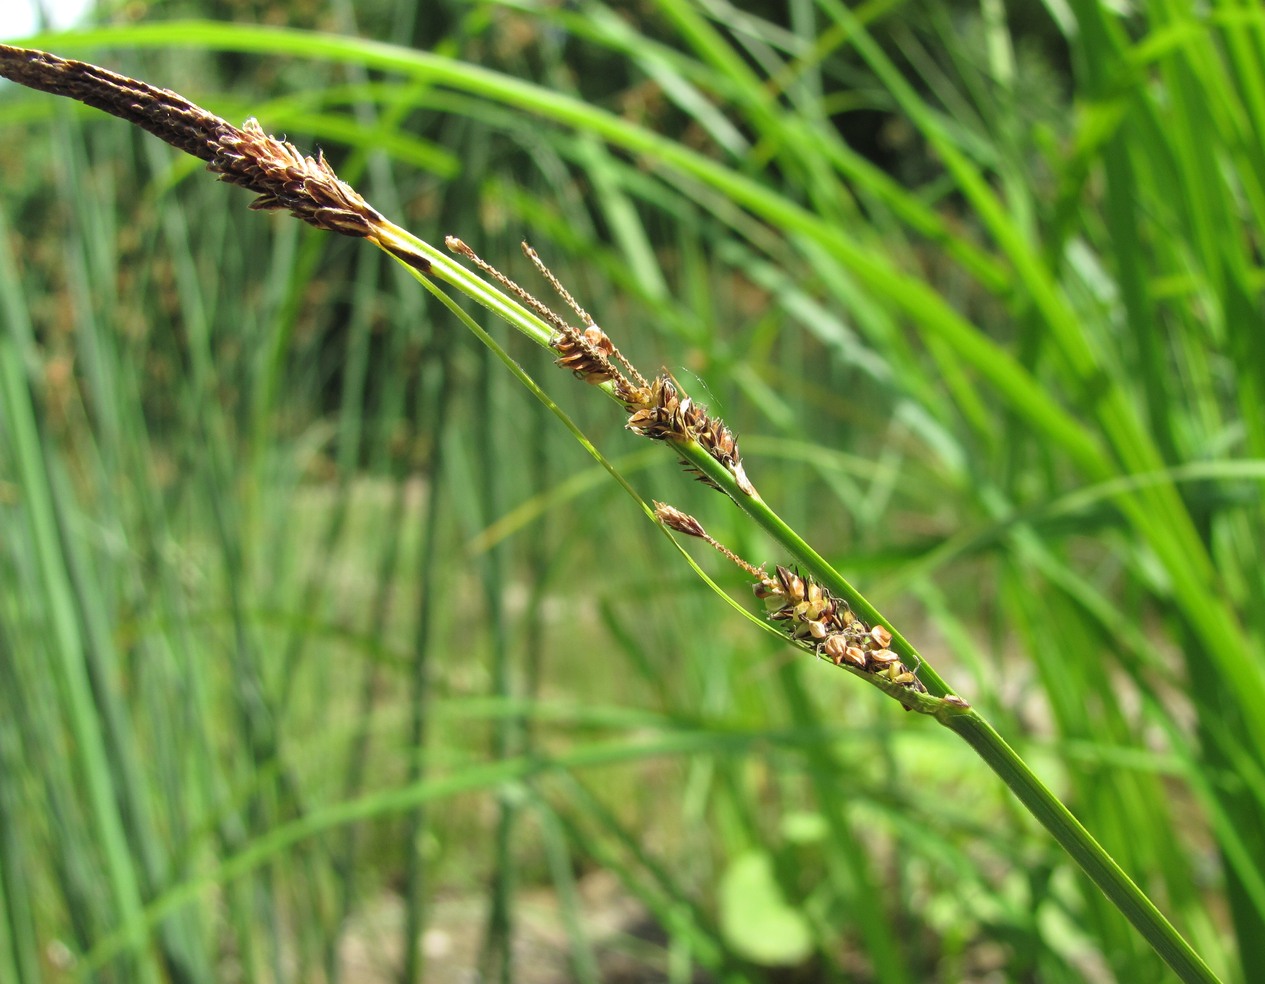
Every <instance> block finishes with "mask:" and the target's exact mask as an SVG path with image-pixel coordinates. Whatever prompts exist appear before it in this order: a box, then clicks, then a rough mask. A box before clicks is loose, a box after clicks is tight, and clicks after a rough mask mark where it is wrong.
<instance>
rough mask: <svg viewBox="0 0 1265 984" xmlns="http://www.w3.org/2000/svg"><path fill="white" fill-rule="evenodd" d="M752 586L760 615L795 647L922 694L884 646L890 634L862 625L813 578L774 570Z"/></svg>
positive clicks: (910, 673) (906, 669) (911, 675)
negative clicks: (762, 612) (760, 604)
mask: <svg viewBox="0 0 1265 984" xmlns="http://www.w3.org/2000/svg"><path fill="white" fill-rule="evenodd" d="M754 587H755V595H756V597H757V598H759V599H761V600H762V601H763V602H764V607H765V617H767V618H768V619H769V621H771V622H778V623H782V628H783V630H784V631H785V632H786V634H787V635H788V636H790V638H791V639H793V640H795V641H796V642H798V643H799V644H800V645H804V646H808V647H811V648H812V649H814V650H815V651H816V652H817V653H818V655H821V656H824V657H826V658H827V659H829V660H830V661H831V662H832V663H834V664H835V665H836V666H840V665H843V664H847V665H848V666H851V667H853V668H855V669H858V670H861V671H862V672H864V673H870V674H874V675H876V676H882V677H885V678H886V679H887V680H889V681H890V682H892V683H896V684H899V685H900V686H902V687H908V688H909V689H910V690H915V691H917V692H918V693H924V694H925V693H926V692H927V688H926V687H924V686H923V685H922V683H921V682H920V681H919V679H918V678H917V677H916V676H915V675H914V673H913V671H912V670H910V669H909V667H907V666H906V665H905V664H904V663H902V662H901V661H900V657H899V656H897V655H896V654H895V653H894V652H892V651H891V650H890V649H889V648H888V646H890V645H891V643H892V634H891V633H890V632H888V631H887V629H885V628H884V627H883V626H881V625H875V626H873V627H870V626H869V625H866V623H865V622H863V621H862V620H861V619H860V618H858V617H857V615H856V614H855V613H854V612H853V611H852V609H851V608H850V607H849V606H848V603H847V602H846V601H843V600H841V599H839V598H836V597H834V595H832V594H831V593H830V592H829V591H827V590H826V589H825V588H823V587H822V586H821V585H819V584H818V583H817V582H816V581H814V580H812V578H805V577H801V576H800V575H799V574H797V573H795V572H794V571H792V570H789V569H788V568H786V567H778V568H777V576H776V577H766V578H764V579H763V580H761V581H760V583H759V584H756V585H755V586H754Z"/></svg>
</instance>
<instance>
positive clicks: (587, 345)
mask: <svg viewBox="0 0 1265 984" xmlns="http://www.w3.org/2000/svg"><path fill="white" fill-rule="evenodd" d="M444 242H445V244H446V245H447V246H448V248H449V249H450V250H452V251H453V252H454V253H457V254H458V255H460V256H464V257H465V258H466V259H468V260H470V262H472V263H473V264H474V265H475V266H477V267H478V268H479V269H480V270H482V271H483V272H484V273H486V274H487V275H488V276H490V277H492V278H493V279H494V280H495V281H496V282H497V283H499V284H500V285H501V286H502V287H504V288H505V289H506V290H508V291H510V293H512V294H514V295H515V296H516V297H518V298H519V300H521V301H522V302H523V303H524V304H526V305H527V306H528V307H529V308H531V310H532V311H533V312H534V313H535V314H536V315H537V316H538V317H539V318H540V319H541V320H542V321H544V322H545V323H546V324H547V325H549V327H550V328H552V329H553V334H552V335H551V336H550V338H549V347H550V348H552V349H553V350H554V351H555V352H557V353H558V358H557V359H555V360H554V361H555V364H556V365H558V366H559V367H560V368H562V369H567V370H569V371H570V372H572V373H573V374H574V375H575V376H576V377H577V378H579V379H582V380H584V381H585V382H587V383H592V384H595V385H596V384H600V383H607V382H609V383H611V385H612V388H613V390H614V393H615V396H616V397H618V398H619V400H620V402H622V403H623V404H624V408H625V409H626V410H627V411H628V423H627V424H626V426H627V428H628V429H629V430H630V431H632V432H633V433H634V434H639V435H641V436H642V437H648V438H650V439H651V440H652V441H669V442H674V443H678V444H686V443H689V442H697V443H698V445H699V446H700V447H702V448H703V450H705V451H706V452H707V453H708V455H710V456H711V457H712V458H713V459H714V460H715V461H717V462H718V463H719V464H720V465H722V466H723V467H724V468H725V470H726V471H728V472H729V473H730V474H731V475H732V476H733V477H734V481H735V482H736V483H737V486H738V488H739V489H740V490H741V491H742V492H744V493H745V494H746V495H755V486H753V485H752V484H751V480H750V479H749V478H747V473H746V471H745V470H744V469H743V467H742V456H741V455H740V454H739V453H738V441H737V438H735V437H734V435H733V431H731V430H730V429H729V428H728V427H727V426H726V425H725V422H724V421H723V420H721V419H720V418H719V417H713V416H711V415H709V414H708V413H707V410H706V408H705V407H703V406H701V405H700V404H698V403H695V402H694V401H693V400H692V399H691V398H690V397H689V396H688V395H687V394H686V393H685V391H684V390H682V389H681V386H680V384H679V383H677V381H676V380H675V379H673V378H672V377H671V375H669V374H668V373H666V372H663V373H660V374H659V375H658V376H656V377H655V378H654V379H653V380H647V379H646V378H645V376H643V375H642V374H641V373H640V372H638V371H637V368H636V366H634V365H633V364H632V363H630V362H629V361H628V360H627V359H626V358H625V357H624V355H623V353H622V352H620V351H619V349H618V348H616V347H615V343H614V342H612V341H611V339H610V336H609V335H607V334H606V332H604V331H603V330H602V329H601V328H600V327H599V326H598V324H597V322H596V321H594V320H593V318H592V317H591V316H590V315H589V313H588V312H587V311H585V310H584V308H582V307H580V305H579V304H577V303H576V301H575V298H573V297H572V296H571V294H570V293H568V291H567V289H566V288H565V287H563V286H562V284H560V283H559V282H558V279H557V278H556V277H555V276H554V275H553V273H551V272H550V270H549V268H548V267H546V266H545V264H544V263H543V262H541V259H540V257H539V256H537V255H536V251H535V250H534V249H532V248H531V247H530V246H528V245H527V244H526V243H523V244H522V246H523V253H524V254H525V255H526V256H527V258H528V259H530V260H531V261H532V263H533V264H535V266H536V269H537V270H539V271H540V273H541V275H542V276H543V277H544V278H545V279H546V280H547V281H549V283H550V285H551V286H552V287H553V288H554V290H555V291H557V292H558V295H559V296H560V297H561V298H562V299H563V301H565V302H566V304H567V306H568V307H569V308H570V309H571V310H572V311H574V312H575V313H576V315H577V316H578V317H579V318H580V320H581V321H582V322H583V323H584V328H583V329H580V328H576V327H575V326H574V325H572V324H570V323H569V322H568V321H567V320H566V319H565V318H563V317H562V316H560V315H559V314H558V313H557V312H555V311H554V310H552V309H551V308H550V307H549V306H548V305H546V304H544V303H542V302H541V301H540V300H539V298H537V297H535V296H534V295H533V294H532V293H531V292H530V291H528V290H526V289H524V288H523V287H521V286H519V285H518V284H516V283H515V282H514V281H513V280H511V279H510V278H509V277H507V276H505V274H503V273H501V271H500V270H498V269H496V267H494V266H492V265H491V264H490V263H488V262H487V261H485V260H484V259H482V258H481V257H480V256H479V255H478V254H477V253H475V251H474V250H472V249H471V248H470V247H469V246H467V245H466V244H465V243H464V242H462V241H461V240H460V239H457V238H456V237H455V236H449V237H448V238H447V239H445V241H444ZM681 464H682V465H684V466H685V468H686V469H687V470H688V471H690V472H692V473H693V474H694V475H695V476H696V477H697V478H698V479H699V480H700V481H702V482H704V483H706V484H707V485H710V486H711V487H712V488H716V489H719V488H720V486H719V485H717V484H716V483H715V482H714V481H713V480H712V479H711V478H709V477H708V476H707V475H704V474H703V473H702V472H700V471H699V470H698V469H697V468H695V467H694V466H693V465H691V464H690V463H689V462H688V461H685V460H684V459H683V460H682V461H681Z"/></svg>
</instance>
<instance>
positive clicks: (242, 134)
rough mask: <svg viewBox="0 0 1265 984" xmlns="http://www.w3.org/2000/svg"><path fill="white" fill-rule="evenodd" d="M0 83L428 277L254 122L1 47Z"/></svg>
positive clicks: (368, 216) (105, 72)
mask: <svg viewBox="0 0 1265 984" xmlns="http://www.w3.org/2000/svg"><path fill="white" fill-rule="evenodd" d="M0 75H2V76H4V77H5V78H8V79H11V80H12V81H14V82H18V83H20V84H21V85H25V86H28V87H29V88H32V89H39V90H40V91H42V92H51V93H53V94H54V95H59V96H67V97H69V98H71V99H76V100H78V101H79V102H82V103H85V104H86V105H89V106H92V107H94V108H96V109H100V110H103V111H105V112H107V113H110V114H111V115H113V116H117V117H119V118H120V119H123V120H127V121H128V122H129V123H133V124H135V125H136V126H139V127H140V128H141V129H143V130H147V131H148V132H150V133H152V134H154V136H156V137H158V138H159V139H161V140H164V141H166V142H167V143H169V144H171V145H172V146H173V147H175V148H176V149H177V150H181V151H183V152H184V153H186V154H192V155H193V156H194V157H197V158H198V159H200V160H203V161H206V162H207V170H209V171H211V172H213V173H215V174H218V175H219V176H220V179H221V180H223V181H227V182H229V183H231V184H235V185H240V186H241V187H243V188H246V189H248V190H249V191H253V192H255V194H257V195H258V196H259V197H258V198H256V199H255V200H254V201H253V202H251V206H250V207H251V208H254V209H264V210H270V209H285V210H287V211H289V212H290V214H291V215H293V216H295V217H296V218H299V219H302V220H303V221H304V222H307V223H309V224H311V225H314V226H316V227H317V228H318V229H324V230H326V231H328V232H337V233H340V234H342V235H344V236H355V237H361V238H368V239H372V240H373V241H375V242H377V243H378V244H379V245H381V246H383V247H384V248H385V249H387V250H389V251H390V252H391V253H393V254H394V255H396V256H398V257H400V258H401V259H402V260H404V261H405V262H406V263H408V264H410V265H411V266H413V267H415V268H417V269H418V270H421V271H422V272H423V273H425V272H426V271H428V270H429V269H430V262H429V261H428V260H427V259H426V258H425V257H424V256H422V255H421V254H420V253H418V252H417V251H415V250H414V249H413V248H412V247H411V246H409V245H408V244H407V243H406V242H403V241H401V239H400V237H399V236H397V235H395V233H394V227H392V226H391V224H390V223H389V222H387V220H386V219H384V218H383V217H382V215H381V214H380V213H379V212H378V211H377V210H376V209H374V208H373V207H372V206H371V205H370V204H369V203H368V202H366V201H365V200H364V199H363V198H361V197H360V195H359V194H358V193H357V192H356V190H355V189H354V188H352V187H351V185H349V184H347V183H346V182H344V181H341V180H340V179H339V177H338V175H336V174H335V173H334V169H333V168H332V167H330V166H329V163H328V162H327V161H326V160H325V157H324V156H323V155H322V154H321V153H320V152H319V151H318V152H317V155H316V156H315V157H307V156H304V155H303V154H301V153H300V152H299V151H298V150H297V149H296V148H295V147H294V145H293V144H290V143H287V142H286V141H284V140H278V139H277V138H276V137H273V136H269V135H268V134H267V133H265V132H264V130H263V128H262V127H261V126H260V125H259V124H258V123H257V122H256V121H255V120H253V119H250V120H247V121H246V123H245V124H244V125H242V126H241V127H240V128H239V127H235V126H233V125H232V124H231V123H229V122H227V121H226V120H223V119H220V117H218V116H216V115H215V114H214V113H209V112H207V111H206V110H205V109H203V108H202V107H201V106H198V105H196V104H195V103H192V102H190V101H189V100H188V99H186V98H185V97H184V96H182V95H180V94H179V93H177V92H172V91H171V90H170V89H160V88H158V87H157V86H153V85H150V84H149V83H147V82H141V81H139V80H137V79H133V78H129V77H128V76H126V75H120V74H119V73H117V72H111V71H110V70H109V69H105V68H101V67H99V66H97V65H91V64H89V63H87V62H81V61H75V60H73V59H69V58H59V57H58V56H56V55H51V54H49V53H48V52H45V51H36V50H34V49H29V48H15V47H12V46H10V45H0Z"/></svg>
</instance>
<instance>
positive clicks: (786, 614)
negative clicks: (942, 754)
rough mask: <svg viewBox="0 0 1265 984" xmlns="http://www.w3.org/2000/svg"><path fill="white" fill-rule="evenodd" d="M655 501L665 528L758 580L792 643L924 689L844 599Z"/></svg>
mask: <svg viewBox="0 0 1265 984" xmlns="http://www.w3.org/2000/svg"><path fill="white" fill-rule="evenodd" d="M654 505H655V516H656V518H657V519H658V520H659V522H661V523H663V525H664V526H667V527H668V528H669V529H673V530H676V531H677V532H678V533H684V534H685V535H686V536H692V537H697V538H698V539H700V540H703V541H704V542H705V543H708V544H710V545H711V546H713V547H715V548H716V549H717V550H719V551H720V552H721V553H722V554H724V556H725V557H727V558H728V559H729V560H731V561H732V562H733V563H735V564H737V565H738V566H739V567H741V568H742V569H743V570H744V571H746V572H747V573H748V574H751V575H752V576H754V577H755V578H757V583H756V584H754V585H752V587H753V588H754V589H755V595H756V597H757V598H759V599H760V600H761V601H763V602H764V608H765V617H766V618H767V619H768V620H769V621H770V622H774V623H776V624H777V625H778V627H779V628H781V629H782V631H784V632H785V633H786V635H787V637H788V638H790V640H791V641H792V642H794V643H795V644H796V645H799V646H801V647H803V648H804V649H808V650H810V651H812V652H814V653H816V654H817V655H818V656H820V657H822V658H824V659H828V660H830V662H832V663H834V664H835V666H849V667H851V668H852V669H854V670H859V671H860V672H862V673H865V674H867V675H870V676H874V677H877V678H881V680H882V681H883V682H884V683H886V684H896V685H897V686H899V687H904V688H906V689H908V690H912V691H914V692H916V693H920V694H925V693H926V692H927V688H926V687H925V686H923V684H922V682H921V681H920V680H919V679H918V677H917V676H916V675H915V673H914V671H913V670H911V669H909V667H907V666H906V665H905V664H904V663H902V662H901V660H900V657H899V656H897V655H896V654H895V653H894V652H892V651H891V649H889V648H888V647H889V646H890V645H891V643H892V634H891V633H890V632H889V631H888V630H887V629H886V628H884V627H883V626H881V625H875V626H873V627H871V626H869V625H867V624H866V623H865V622H864V621H862V620H861V619H860V618H859V617H858V616H857V615H856V613H855V612H853V611H852V608H851V606H849V605H848V603H847V602H846V601H844V600H843V599H841V598H836V597H835V596H834V595H832V594H831V593H830V592H829V591H827V590H826V589H825V588H823V587H822V586H821V585H820V584H818V583H817V582H816V581H814V580H813V579H812V578H807V577H802V576H801V575H799V574H797V573H796V572H794V571H792V570H790V569H789V568H786V567H778V568H777V574H776V576H774V577H770V576H769V575H767V574H765V573H764V571H763V570H761V569H759V568H756V567H753V566H752V565H751V564H749V563H748V562H747V561H745V560H743V559H742V558H741V557H738V556H737V555H736V554H734V553H733V551H731V550H730V549H729V548H728V547H726V546H724V545H723V544H721V543H719V542H717V541H716V540H715V539H713V538H712V537H711V536H710V535H709V534H708V533H707V531H706V530H705V529H703V526H702V524H701V523H700V522H699V521H698V520H697V519H695V518H694V517H693V516H691V515H689V514H688V513H684V512H682V511H681V510H679V509H677V508H675V507H674V506H669V505H666V504H665V503H662V502H656V503H655V504H654Z"/></svg>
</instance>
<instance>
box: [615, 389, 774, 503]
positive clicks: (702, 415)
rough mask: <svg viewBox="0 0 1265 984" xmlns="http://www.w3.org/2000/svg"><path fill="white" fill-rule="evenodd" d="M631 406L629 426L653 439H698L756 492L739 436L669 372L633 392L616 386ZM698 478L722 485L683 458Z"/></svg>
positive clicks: (750, 491) (747, 490)
mask: <svg viewBox="0 0 1265 984" xmlns="http://www.w3.org/2000/svg"><path fill="white" fill-rule="evenodd" d="M617 392H618V393H619V396H620V398H621V399H622V400H623V401H624V405H625V406H626V407H627V408H628V410H629V417H628V423H627V424H626V426H627V428H628V429H629V430H630V431H632V432H633V433H634V434H640V435H641V436H643V437H648V438H650V439H651V440H653V441H697V442H698V444H699V445H700V446H701V447H702V448H703V450H705V451H706V452H707V453H708V454H709V455H710V456H711V457H712V458H714V459H715V460H716V461H718V462H719V463H720V464H721V465H723V466H724V467H725V470H726V471H728V472H729V473H730V474H731V475H733V477H734V481H735V482H737V483H738V488H740V489H741V490H742V491H743V492H745V493H746V494H747V495H755V487H754V486H753V485H752V484H751V480H750V479H748V478H747V473H746V471H745V470H744V469H743V467H742V456H741V455H740V454H739V453H738V440H737V438H735V437H734V435H733V431H731V430H730V429H729V428H728V426H726V424H725V422H724V421H723V420H721V419H720V418H719V417H713V416H711V415H709V414H708V413H707V409H706V408H705V407H703V406H701V405H699V404H697V403H695V402H694V401H693V399H691V398H690V397H689V396H688V395H687V394H686V393H685V392H684V391H683V390H682V389H681V388H680V386H679V385H678V384H677V382H676V380H674V379H673V378H672V377H671V376H669V375H668V374H667V373H661V374H660V375H658V376H656V377H655V379H654V381H653V382H652V383H650V385H649V386H642V387H638V388H637V389H636V390H635V391H633V392H631V393H624V392H620V391H618V390H617ZM682 464H684V465H685V467H686V468H687V469H689V470H690V471H691V472H694V474H695V475H696V477H697V478H698V479H699V481H701V482H704V483H706V484H707V485H710V486H712V488H719V486H718V485H717V484H716V483H715V482H713V481H712V480H711V479H710V478H708V477H707V476H706V475H704V474H703V473H702V472H700V471H698V470H697V469H696V468H693V467H692V466H691V465H690V464H689V463H688V462H682Z"/></svg>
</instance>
